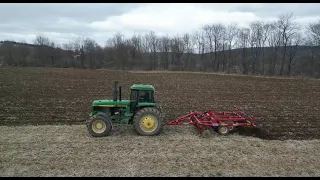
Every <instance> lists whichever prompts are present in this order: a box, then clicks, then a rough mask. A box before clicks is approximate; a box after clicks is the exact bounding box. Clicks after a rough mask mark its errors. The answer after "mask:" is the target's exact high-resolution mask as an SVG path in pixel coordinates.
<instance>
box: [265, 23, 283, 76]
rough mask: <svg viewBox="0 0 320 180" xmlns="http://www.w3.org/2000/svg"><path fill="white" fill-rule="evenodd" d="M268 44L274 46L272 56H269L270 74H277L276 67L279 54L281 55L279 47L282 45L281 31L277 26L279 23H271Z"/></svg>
mask: <svg viewBox="0 0 320 180" xmlns="http://www.w3.org/2000/svg"><path fill="white" fill-rule="evenodd" d="M268 44H269V47H271V48H272V52H271V55H270V56H271V57H270V58H269V62H268V64H269V70H268V74H269V75H274V74H275V68H276V64H277V63H278V55H279V49H280V46H281V31H280V29H279V28H278V26H277V23H276V22H274V23H272V24H270V31H269V36H268Z"/></svg>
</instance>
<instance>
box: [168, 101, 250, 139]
mask: <svg viewBox="0 0 320 180" xmlns="http://www.w3.org/2000/svg"><path fill="white" fill-rule="evenodd" d="M186 124H193V125H195V126H196V127H198V128H199V130H200V133H201V134H202V135H203V136H204V137H207V136H208V135H210V133H211V132H210V130H211V129H215V130H216V131H217V132H218V133H219V134H221V135H227V134H229V132H230V131H232V130H234V129H235V128H236V127H239V126H251V127H254V128H256V124H255V123H254V122H253V116H248V115H246V114H245V113H244V112H242V111H241V110H239V109H238V108H237V107H236V106H234V111H233V112H212V111H211V110H209V111H205V112H191V113H190V114H188V115H185V116H182V117H180V118H178V119H176V120H173V121H170V122H168V123H166V124H165V125H167V126H174V125H186Z"/></svg>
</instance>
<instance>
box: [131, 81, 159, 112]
mask: <svg viewBox="0 0 320 180" xmlns="http://www.w3.org/2000/svg"><path fill="white" fill-rule="evenodd" d="M130 89H131V93H130V103H131V105H130V107H131V112H132V113H135V112H136V111H137V110H138V109H139V107H143V106H149V105H150V104H151V103H152V104H154V103H155V102H154V87H153V86H152V85H144V84H134V85H132V86H131V88H130Z"/></svg>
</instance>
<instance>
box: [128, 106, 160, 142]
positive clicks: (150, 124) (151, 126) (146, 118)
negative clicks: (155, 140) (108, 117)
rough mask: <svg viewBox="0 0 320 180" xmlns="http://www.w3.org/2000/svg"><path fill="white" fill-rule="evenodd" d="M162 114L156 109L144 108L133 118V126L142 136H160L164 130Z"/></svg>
mask: <svg viewBox="0 0 320 180" xmlns="http://www.w3.org/2000/svg"><path fill="white" fill-rule="evenodd" d="M162 121H163V120H162V118H161V113H160V111H159V110H158V109H155V108H150V107H147V108H143V109H141V110H139V111H138V112H137V113H136V114H135V116H134V118H133V126H134V129H135V130H136V132H137V133H138V134H139V135H141V136H154V135H158V134H160V132H161V131H162V128H163V122H162Z"/></svg>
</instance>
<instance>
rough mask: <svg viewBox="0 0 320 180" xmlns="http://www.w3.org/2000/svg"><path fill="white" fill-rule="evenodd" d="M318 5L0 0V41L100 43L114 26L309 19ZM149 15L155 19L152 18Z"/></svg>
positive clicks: (140, 28) (133, 28) (166, 27)
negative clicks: (17, 0) (13, 0)
mask: <svg viewBox="0 0 320 180" xmlns="http://www.w3.org/2000/svg"><path fill="white" fill-rule="evenodd" d="M167 7H168V8H167ZM185 9H191V10H192V11H193V12H187V11H186V10H185ZM318 9H320V4H318V3H312V4H306V3H301V4H294V3H292V4H289V3H286V4H281V3H275V4H271V3H267V4H260V3H257V4H246V3H235V4H194V5H193V6H192V5H190V4H186V5H183V4H181V5H175V6H174V5H173V4H172V5H171V4H168V5H156V4H143V3H140V4H139V3H131V4H130V3H129V4H122V3H119V4H117V3H113V4H112V3H102V4H97V3H95V4H74V3H72V4H66V3H63V4H59V3H55V4H49V3H43V4H31V3H28V4H4V3H2V4H1V5H0V40H6V39H10V40H19V41H21V40H26V41H27V42H32V40H33V38H34V37H35V36H36V35H38V34H43V35H46V36H48V37H49V38H50V39H52V40H54V41H56V42H58V41H59V42H58V43H65V42H68V41H70V40H73V39H75V38H76V37H77V36H84V37H90V38H94V39H95V40H96V41H97V42H99V43H100V44H104V42H105V41H106V39H107V38H108V37H110V36H111V35H112V34H114V33H116V32H118V31H120V32H125V33H127V34H130V33H131V34H132V33H134V32H138V33H139V32H146V31H149V30H150V29H153V30H155V31H161V32H162V33H168V32H169V33H170V32H171V31H172V32H171V33H179V31H180V30H181V31H183V30H185V31H188V30H191V29H195V28H197V27H198V26H200V25H201V24H203V23H207V22H208V23H212V22H217V21H218V20H220V21H222V22H232V21H236V22H239V23H242V22H243V23H244V24H247V23H248V21H249V20H254V19H257V20H259V19H260V20H261V19H266V18H275V17H277V16H278V15H279V14H281V13H290V12H293V13H294V15H295V16H296V17H297V19H299V18H300V21H303V22H307V21H309V20H311V19H312V20H314V19H317V18H319V16H320V13H319V11H318ZM226 13H229V14H230V13H234V14H233V15H234V16H233V15H229V16H228V17H226ZM239 15H241V16H239ZM151 16H152V17H151ZM173 16H174V17H173ZM194 16H197V18H198V19H195V18H194ZM207 16H212V18H211V17H207ZM217 16H218V17H217ZM171 17H172V18H171ZM153 18H154V19H155V20H154V21H155V22H152V19H153ZM237 18H239V19H237ZM171 19H174V20H171ZM248 19H249V20H248ZM178 26H180V28H179V27H178ZM149 27H150V28H149ZM177 31H178V32H177Z"/></svg>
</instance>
